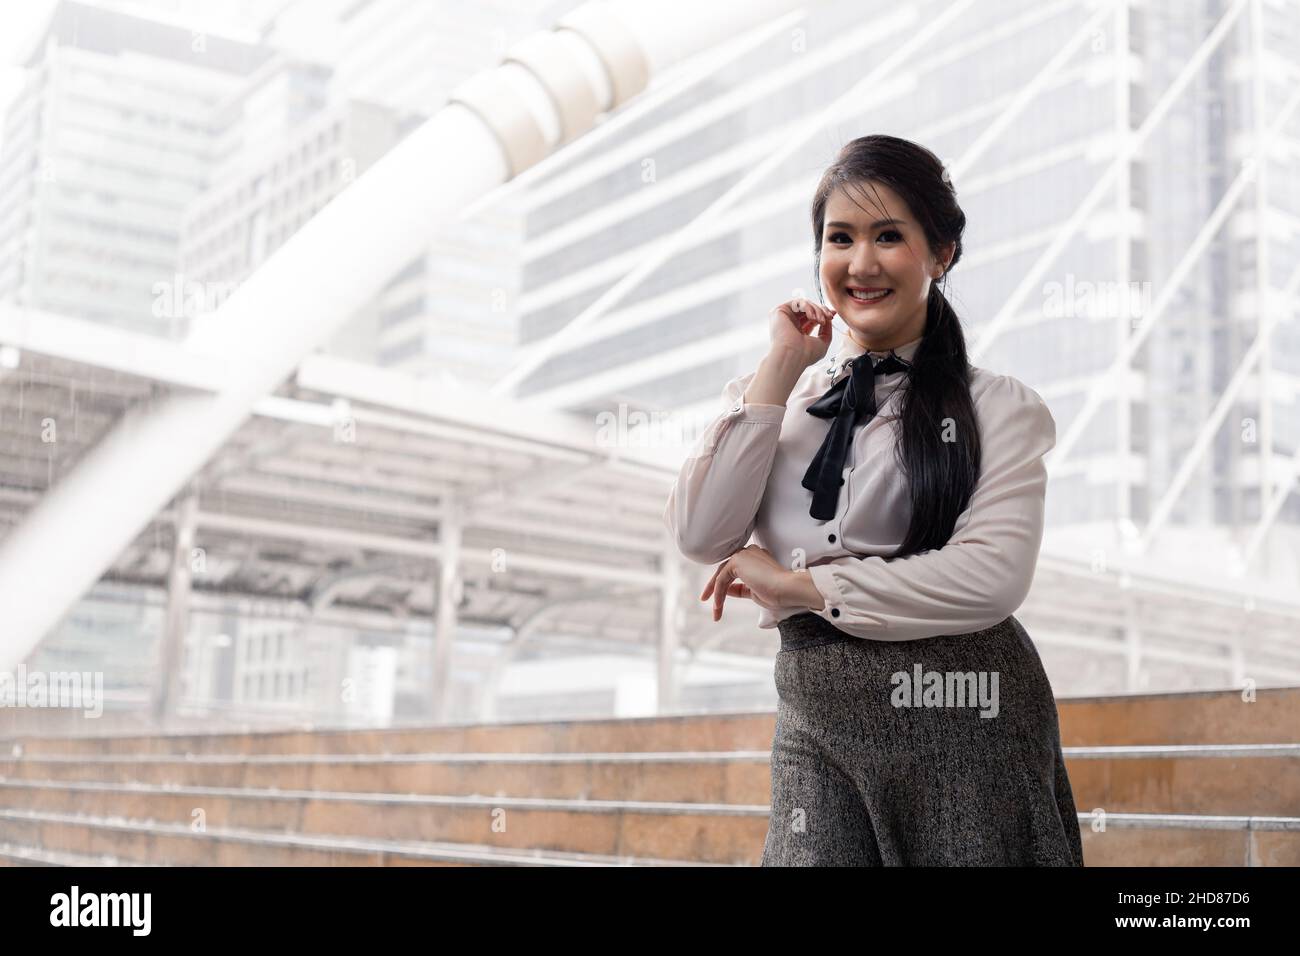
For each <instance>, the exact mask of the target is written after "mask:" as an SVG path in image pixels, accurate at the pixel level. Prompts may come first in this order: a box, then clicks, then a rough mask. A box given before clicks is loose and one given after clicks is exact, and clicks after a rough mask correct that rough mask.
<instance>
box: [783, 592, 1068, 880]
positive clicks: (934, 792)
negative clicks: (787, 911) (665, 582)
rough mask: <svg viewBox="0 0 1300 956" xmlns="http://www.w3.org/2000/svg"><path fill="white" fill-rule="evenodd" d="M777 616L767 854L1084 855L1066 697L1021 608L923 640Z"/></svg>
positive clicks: (1015, 858) (835, 857)
mask: <svg viewBox="0 0 1300 956" xmlns="http://www.w3.org/2000/svg"><path fill="white" fill-rule="evenodd" d="M778 627H779V629H780V632H781V650H780V651H779V652H778V654H777V656H776V689H777V694H778V697H779V704H778V707H777V719H776V734H775V736H774V738H773V741H772V802H771V817H770V819H769V821H768V831H767V839H766V841H765V842H764V845H763V859H762V865H763V866H1083V846H1082V840H1081V838H1080V834H1079V819H1078V814H1077V812H1076V810H1075V806H1074V795H1073V793H1072V791H1071V789H1070V779H1069V777H1068V775H1067V774H1066V770H1065V760H1064V758H1063V757H1062V755H1061V737H1060V729H1059V727H1058V724H1057V715H1056V700H1055V698H1054V697H1053V695H1052V688H1051V685H1050V684H1049V683H1048V680H1047V675H1046V673H1045V672H1044V670H1043V665H1042V661H1041V660H1040V659H1039V656H1038V651H1037V650H1036V649H1035V647H1034V644H1033V642H1032V641H1031V640H1030V638H1029V635H1028V634H1026V633H1025V629H1024V628H1023V627H1022V626H1021V625H1020V622H1019V621H1017V620H1016V619H1015V617H1014V616H1012V617H1008V618H1007V619H1006V620H1004V621H1002V622H1001V623H999V624H995V625H993V626H992V627H989V628H985V629H984V630H981V631H975V632H972V633H969V634H956V635H944V636H939V637H931V638H925V639H922V640H913V641H874V640H866V639H863V638H859V637H854V636H852V635H850V634H847V633H845V632H844V631H841V630H839V629H838V628H836V627H835V626H834V625H832V624H831V623H830V622H828V621H827V620H825V619H824V618H822V617H819V616H818V615H816V614H812V613H803V614H798V615H795V616H793V617H790V618H787V619H786V620H784V621H781V622H779V623H778Z"/></svg>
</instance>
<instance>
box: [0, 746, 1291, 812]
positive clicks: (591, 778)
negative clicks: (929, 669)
mask: <svg viewBox="0 0 1300 956" xmlns="http://www.w3.org/2000/svg"><path fill="white" fill-rule="evenodd" d="M1064 752H1065V756H1066V762H1067V766H1068V768H1069V772H1070V780H1071V784H1072V787H1073V789H1074V795H1075V802H1076V804H1077V805H1078V806H1079V807H1080V808H1081V809H1083V810H1091V809H1092V808H1094V807H1104V808H1105V809H1107V810H1110V811H1122V812H1137V813H1191V814H1215V813H1240V812H1242V811H1244V810H1247V809H1249V810H1250V811H1251V812H1253V813H1255V814H1259V815H1281V816H1289V815H1300V744H1244V745H1221V744H1209V745H1175V746H1142V747H1127V746H1120V747H1067V748H1065V750H1064ZM1207 761H1213V763H1207ZM769 764H770V754H769V753H767V752H766V751H754V750H745V751H724V752H715V753H705V752H689V751H683V752H680V753H672V752H657V753H592V754H527V753H522V754H521V753H516V754H496V753H464V754H458V753H424V754H350V755H345V754H276V755H271V754H254V755H249V756H246V757H245V756H237V755H230V754H198V755H193V756H185V757H182V756H177V755H172V754H143V755H131V754H109V755H71V754H58V755H49V756H38V757H31V758H23V759H21V760H0V780H11V781H24V780H26V781H42V782H45V783H50V782H52V781H63V782H78V781H80V782H87V783H89V782H99V783H109V784H122V785H126V784H133V783H139V784H148V785H152V786H155V787H168V786H182V787H195V786H197V787H217V788H233V789H238V790H259V789H279V790H281V791H291V790H292V791H310V792H346V793H368V794H376V793H379V794H396V795H413V794H425V795H431V796H434V795H436V796H448V797H454V796H480V797H494V798H502V797H505V796H508V795H522V794H527V795H529V796H533V797H538V798H543V799H552V800H564V799H569V800H573V799H577V800H584V801H590V800H624V801H626V800H632V801H647V802H658V803H716V804H752V805H757V804H762V803H766V802H767V801H768V800H769V798H770V793H771V774H770V769H769Z"/></svg>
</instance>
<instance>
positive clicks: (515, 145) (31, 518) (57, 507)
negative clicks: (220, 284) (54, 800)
mask: <svg viewBox="0 0 1300 956" xmlns="http://www.w3.org/2000/svg"><path fill="white" fill-rule="evenodd" d="M796 6H799V4H797V3H795V2H793V0H743V2H742V0H729V2H718V3H712V4H699V3H697V2H692V0H659V2H656V3H654V4H647V3H644V2H642V0H608V2H603V3H589V4H586V5H584V6H582V7H579V8H577V9H576V10H574V11H572V12H571V13H569V14H567V15H566V16H564V17H563V18H561V20H560V22H559V25H558V26H557V28H556V29H555V30H551V31H543V32H541V33H538V34H534V35H533V36H531V37H528V38H526V39H525V40H523V41H522V42H520V43H519V44H517V45H516V46H515V47H512V48H511V50H510V51H508V52H507V55H506V60H505V62H504V63H502V64H501V65H500V66H497V67H495V68H494V69H492V70H489V71H486V72H484V73H481V74H478V75H477V76H475V77H473V78H471V80H469V81H468V82H467V83H465V84H464V85H463V86H461V87H459V88H457V89H456V90H454V91H453V92H452V96H451V101H450V102H449V103H448V104H447V105H446V106H444V107H443V108H442V109H441V110H440V111H439V112H438V113H436V114H435V115H434V116H433V117H431V118H430V119H429V120H427V121H426V122H425V123H424V125H422V126H421V127H420V128H419V129H417V130H416V131H415V132H413V133H411V134H410V135H409V136H408V137H407V138H406V139H404V140H403V141H402V142H400V143H399V144H398V145H397V146H396V147H394V148H393V150H392V151H390V152H389V153H387V154H386V155H385V156H384V157H383V158H382V159H380V160H379V161H378V162H377V163H375V165H374V166H372V167H371V168H370V169H368V170H367V171H366V172H365V173H364V174H362V175H361V176H360V177H359V178H358V179H357V181H356V182H355V183H353V184H352V185H350V186H349V187H348V188H346V189H344V190H343V191H342V192H341V193H339V195H338V196H336V197H335V198H334V199H333V200H332V201H331V202H330V203H329V204H328V205H327V206H326V207H325V208H324V209H322V210H321V211H320V212H319V213H318V214H317V215H316V216H315V217H313V218H312V219H311V220H310V221H309V222H308V223H307V224H306V225H305V226H303V228H302V229H300V230H299V231H298V232H297V233H296V234H294V236H293V237H291V238H290V239H289V241H288V242H286V243H285V244H284V245H283V246H282V247H281V248H280V249H278V250H277V251H276V252H275V253H273V254H272V256H271V257H270V258H269V259H268V260H267V261H266V263H265V264H264V265H263V266H262V267H261V268H259V269H258V270H257V271H256V272H254V273H253V274H252V275H251V276H250V277H249V278H248V280H247V281H246V282H245V283H244V284H243V285H242V286H241V287H240V288H238V289H237V290H236V291H235V293H234V294H233V295H232V296H231V297H230V298H229V299H227V300H226V302H225V303H224V304H223V305H222V306H221V307H220V308H219V309H218V310H217V311H216V312H215V313H213V314H212V315H210V316H208V317H207V321H206V322H205V323H204V324H203V325H202V326H201V327H199V328H197V329H196V330H195V332H194V334H192V335H191V337H190V340H189V342H188V343H187V345H188V347H190V348H193V349H195V350H198V351H203V352H208V353H211V354H215V355H218V356H221V357H224V359H225V360H226V364H227V368H228V371H229V376H228V378H227V380H226V382H225V384H224V385H223V387H222V388H221V390H220V391H219V392H217V393H215V394H202V395H172V396H169V397H166V398H165V399H163V400H162V401H160V402H158V403H157V404H154V405H152V406H142V407H140V408H137V409H135V410H133V411H132V412H131V413H129V414H127V415H125V416H124V417H123V419H122V421H121V422H119V423H118V424H117V425H116V426H115V427H114V429H113V431H112V432H110V433H109V434H108V435H107V436H106V437H105V438H104V439H103V440H102V441H101V442H100V443H99V444H98V445H97V446H96V447H95V448H94V449H92V450H91V451H90V452H89V453H88V454H87V455H86V456H85V458H84V459H83V460H82V461H81V462H80V463H79V464H78V466H77V467H76V468H75V469H73V471H72V472H71V473H70V474H68V475H66V476H65V477H64V478H63V479H62V480H61V481H60V482H59V483H58V484H57V485H56V486H55V487H54V488H52V489H51V490H50V491H49V492H48V493H47V494H46V495H45V496H44V497H43V498H42V499H41V501H40V502H39V503H38V504H37V505H36V506H35V507H34V508H33V509H32V511H31V512H30V513H29V514H28V515H27V517H26V519H25V520H24V521H23V523H22V524H21V525H19V526H18V527H17V528H15V529H14V530H13V531H12V532H11V533H10V534H9V536H8V537H7V538H6V539H5V540H4V541H3V543H0V607H4V608H5V616H6V621H5V628H4V629H3V631H2V632H0V669H11V670H12V669H13V668H14V667H15V666H16V665H17V664H18V663H20V662H21V661H22V660H23V659H24V658H25V657H26V656H27V654H28V653H30V651H31V650H32V648H33V647H35V645H36V644H37V643H38V642H39V641H40V639H41V638H42V637H43V636H44V635H45V634H46V632H48V631H49V630H50V628H51V627H53V626H54V625H55V624H57V623H58V621H59V620H60V619H61V618H62V617H63V615H64V614H66V613H67V611H68V610H69V609H70V608H71V607H72V606H73V604H75V602H76V601H77V600H78V598H80V597H81V596H82V595H83V594H84V593H85V592H86V591H87V590H88V589H89V588H90V587H91V586H92V585H93V584H94V583H95V582H96V581H97V580H98V579H99V578H100V576H101V575H103V573H104V572H105V570H107V569H108V567H109V566H110V565H111V564H112V562H113V560H114V559H115V558H116V557H117V556H118V555H119V554H120V553H121V552H122V549H123V548H125V547H126V546H127V545H128V544H129V543H130V542H131V540H132V539H133V538H134V537H135V536H136V535H138V534H139V533H140V532H141V531H142V530H143V529H144V527H145V526H146V525H147V524H148V522H149V520H150V519H151V518H152V517H153V516H154V515H155V514H157V512H158V511H160V510H161V509H162V508H163V507H164V506H165V505H166V503H167V502H168V500H170V499H171V498H172V497H174V496H175V495H176V493H177V492H178V491H179V489H180V488H181V487H182V486H183V485H184V484H185V482H186V481H188V480H189V479H190V477H191V476H192V475H193V474H194V473H195V472H197V471H198V470H199V469H200V468H201V467H202V466H203V465H204V463H206V462H207V461H208V460H209V459H210V458H211V457H212V455H213V454H214V453H215V452H216V451H217V450H218V449H219V448H220V447H221V445H222V444H223V443H224V442H226V441H227V440H228V439H229V438H230V436H231V435H232V434H233V433H234V432H235V430H236V429H238V428H239V426H240V425H241V424H242V423H243V422H244V420H245V419H246V418H247V417H248V414H249V411H250V409H251V408H252V406H253V404H254V403H255V402H256V401H257V400H258V399H260V398H262V397H263V396H265V395H267V394H268V393H270V392H271V391H272V390H274V389H275V388H276V387H277V386H279V385H280V383H282V382H283V381H284V380H285V379H286V378H288V377H289V376H290V375H291V374H292V373H293V371H294V369H295V368H296V367H297V365H298V364H299V363H300V362H301V361H302V359H303V358H304V357H306V356H307V355H309V354H310V353H311V352H312V351H313V350H314V349H316V348H318V347H320V346H321V345H323V344H324V343H326V342H327V341H329V339H330V337H331V336H332V335H333V333H334V332H335V331H336V330H337V329H338V328H339V327H340V326H341V325H342V324H343V323H344V322H345V321H346V320H347V319H348V318H349V317H350V316H351V315H353V314H355V312H356V311H357V310H358V309H360V308H362V307H363V306H364V305H365V304H366V303H367V302H369V301H370V300H371V298H372V297H373V296H374V295H375V294H376V293H377V292H378V291H379V290H380V289H381V288H382V287H383V285H384V283H385V282H387V281H388V280H389V279H390V278H391V276H392V275H393V273H394V272H396V271H397V270H398V269H400V268H401V267H402V265H403V264H404V263H406V262H409V261H410V260H411V259H413V258H414V257H415V256H416V255H418V254H419V253H420V251H421V250H422V249H423V248H424V247H425V245H426V244H427V241H428V239H429V237H430V236H432V235H433V234H434V232H435V231H436V230H437V229H438V228H440V227H441V226H442V225H444V224H446V223H448V222H451V221H452V220H454V219H455V218H456V217H457V216H458V215H459V213H460V211H461V210H462V209H464V207H465V206H466V204H467V203H469V202H470V201H472V200H474V199H476V198H478V197H480V196H482V195H484V194H485V193H486V192H487V191H488V190H490V189H492V188H493V187H495V186H498V185H500V184H501V183H503V182H505V181H506V180H508V179H510V178H511V177H513V176H515V175H517V174H518V173H520V172H522V171H523V170H524V169H526V168H528V167H530V166H532V165H533V164H535V163H536V162H538V161H539V160H541V159H542V158H544V157H545V156H546V155H547V154H548V153H550V152H552V151H553V150H554V149H556V148H557V147H559V146H560V145H562V144H563V143H565V142H568V141H569V140H571V139H574V138H576V137H578V136H581V135H582V134H583V133H585V132H586V131H587V130H589V129H591V128H592V126H593V125H594V124H595V122H596V119H597V117H598V116H600V115H601V114H603V113H605V112H608V111H609V110H612V109H614V108H616V107H618V106H620V105H621V104H623V103H625V102H627V101H628V100H629V99H630V98H632V97H633V96H635V95H636V94H638V93H639V92H641V90H643V89H644V88H645V87H646V85H647V84H648V82H649V80H650V78H651V77H652V76H654V75H655V74H656V73H657V72H660V71H662V70H663V69H664V68H666V67H669V66H672V65H673V64H675V63H678V62H680V61H682V60H684V59H686V58H688V57H690V56H692V55H694V54H696V53H699V52H703V51H707V50H710V49H712V48H713V47H715V46H717V45H718V44H720V43H722V42H725V41H727V40H729V39H730V38H731V37H733V36H734V35H735V33H736V32H737V31H743V30H745V29H747V28H749V27H751V26H754V25H757V24H759V23H763V22H766V21H767V20H769V19H771V18H773V17H775V16H777V15H780V14H784V13H787V12H789V11H790V10H792V9H794V8H795V7H796ZM339 262H346V264H347V267H346V268H337V267H336V266H337V264H338V263H339ZM106 501H112V502H113V504H112V506H111V507H106V506H105V502H106Z"/></svg>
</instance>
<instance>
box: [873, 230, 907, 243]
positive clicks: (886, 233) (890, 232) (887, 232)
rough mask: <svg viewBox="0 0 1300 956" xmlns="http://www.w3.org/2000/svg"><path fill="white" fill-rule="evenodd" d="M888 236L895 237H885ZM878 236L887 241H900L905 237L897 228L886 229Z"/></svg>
mask: <svg viewBox="0 0 1300 956" xmlns="http://www.w3.org/2000/svg"><path fill="white" fill-rule="evenodd" d="M886 236H893V237H894V238H893V239H885V237H886ZM876 238H877V239H884V240H885V241H886V242H898V241H899V240H900V239H902V238H903V234H902V233H901V232H899V231H898V230H897V229H886V230H885V231H884V232H882V233H881V234H880V235H879V236H877V237H876Z"/></svg>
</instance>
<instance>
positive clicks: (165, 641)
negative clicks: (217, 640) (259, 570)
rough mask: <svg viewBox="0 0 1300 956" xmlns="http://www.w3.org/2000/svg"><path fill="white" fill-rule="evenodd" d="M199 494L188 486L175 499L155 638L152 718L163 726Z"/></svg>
mask: <svg viewBox="0 0 1300 956" xmlns="http://www.w3.org/2000/svg"><path fill="white" fill-rule="evenodd" d="M198 513H199V496H198V493H197V492H196V491H195V490H194V489H193V488H192V487H191V488H188V489H186V491H185V492H184V493H183V494H182V496H181V498H180V500H179V501H178V502H177V503H176V525H175V534H176V537H175V540H174V541H173V544H172V567H171V571H170V573H169V575H168V579H167V612H166V615H165V616H164V619H163V631H162V634H161V636H160V638H159V641H158V673H157V674H156V676H155V680H154V701H153V716H154V722H155V723H156V724H157V725H158V726H159V727H161V726H163V724H164V723H165V722H166V720H167V717H168V715H169V714H170V713H171V711H172V710H173V709H174V708H175V706H176V700H177V698H178V697H179V696H180V683H181V682H180V670H181V659H182V655H183V654H184V653H185V635H186V633H187V632H188V631H189V621H190V588H191V584H192V582H193V579H194V565H193V563H192V561H193V551H194V533H195V528H196V526H197V524H198V521H197V518H198Z"/></svg>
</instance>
